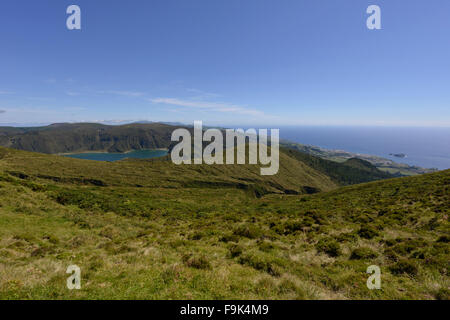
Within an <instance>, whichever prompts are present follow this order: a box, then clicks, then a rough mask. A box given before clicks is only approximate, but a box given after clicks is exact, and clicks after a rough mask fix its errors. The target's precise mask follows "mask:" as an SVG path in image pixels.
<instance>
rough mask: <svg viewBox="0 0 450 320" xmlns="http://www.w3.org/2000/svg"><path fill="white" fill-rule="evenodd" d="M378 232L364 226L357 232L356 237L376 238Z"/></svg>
mask: <svg viewBox="0 0 450 320" xmlns="http://www.w3.org/2000/svg"><path fill="white" fill-rule="evenodd" d="M378 234H379V232H378V230H377V229H375V228H374V227H371V226H368V225H365V226H362V227H361V228H360V229H359V230H358V235H359V236H360V237H361V238H364V239H372V238H375V237H376V236H378Z"/></svg>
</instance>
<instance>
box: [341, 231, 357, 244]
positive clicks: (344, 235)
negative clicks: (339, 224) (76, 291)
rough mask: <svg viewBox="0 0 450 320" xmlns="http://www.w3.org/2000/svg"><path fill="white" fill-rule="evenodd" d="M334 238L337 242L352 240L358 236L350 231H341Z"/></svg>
mask: <svg viewBox="0 0 450 320" xmlns="http://www.w3.org/2000/svg"><path fill="white" fill-rule="evenodd" d="M336 240H337V241H339V242H354V241H356V240H358V236H357V235H356V234H354V233H352V232H349V233H341V234H340V235H338V236H337V237H336Z"/></svg>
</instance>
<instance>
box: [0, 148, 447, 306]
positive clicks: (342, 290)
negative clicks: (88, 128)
mask: <svg viewBox="0 0 450 320" xmlns="http://www.w3.org/2000/svg"><path fill="white" fill-rule="evenodd" d="M352 162H353V161H352ZM352 162H351V163H350V164H351V166H353V167H354V166H355V165H356V166H357V167H359V169H362V170H366V168H365V166H364V163H362V164H361V163H359V164H355V163H352ZM360 165H363V167H362V168H361V167H360ZM258 173H259V167H257V166H250V165H248V166H207V165H199V166H175V165H173V164H172V163H170V162H169V161H164V160H153V161H152V160H147V161H145V160H133V161H128V160H127V161H120V162H116V163H103V162H95V161H84V160H77V159H68V158H63V157H58V156H52V155H43V154H36V153H29V152H23V151H17V150H11V149H3V148H2V149H0V298H2V299H15V298H25V299H26V298H38V299H49V298H57V299H75V298H83V299H105V298H112V299H119V298H122V299H133V298H134V299H162V298H168V299H185V298H188V299H243V298H245V299H262V298H266V299H330V298H336V299H349V298H351V299H386V298H390V299H406V298H414V299H448V298H449V290H448V288H449V286H450V281H449V277H448V270H449V265H448V264H449V244H448V241H449V236H448V235H449V231H450V228H449V226H450V225H449V223H448V214H449V208H450V198H449V197H450V190H449V186H450V170H447V171H442V172H438V173H433V174H427V175H421V176H416V177H408V178H396V179H389V180H383V181H377V182H371V183H366V184H361V185H353V186H347V187H341V188H337V183H336V182H334V181H333V180H334V179H332V178H329V177H328V176H326V175H325V174H324V173H323V172H321V171H319V170H316V169H314V168H313V167H311V166H308V165H307V164H306V163H305V162H302V161H299V160H297V159H294V157H290V156H288V155H286V154H282V155H281V162H280V172H279V173H278V174H277V175H276V176H273V177H270V176H268V177H262V176H260V175H259V174H258ZM311 188H312V189H311ZM319 190H321V191H322V192H320V193H315V194H308V193H309V192H310V191H314V192H316V191H319ZM294 193H299V194H294ZM71 264H76V265H78V266H80V268H81V270H82V271H81V272H82V274H81V276H82V289H81V290H77V291H69V290H68V289H67V288H66V278H67V276H68V275H66V273H65V271H66V268H67V267H68V266H69V265H71ZM372 264H375V265H378V266H380V267H381V270H382V288H381V290H373V291H372V290H368V289H367V288H366V280H367V277H368V274H366V268H367V266H369V265H372Z"/></svg>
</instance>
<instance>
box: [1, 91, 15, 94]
mask: <svg viewBox="0 0 450 320" xmlns="http://www.w3.org/2000/svg"><path fill="white" fill-rule="evenodd" d="M13 93H14V92H12V91H0V94H13Z"/></svg>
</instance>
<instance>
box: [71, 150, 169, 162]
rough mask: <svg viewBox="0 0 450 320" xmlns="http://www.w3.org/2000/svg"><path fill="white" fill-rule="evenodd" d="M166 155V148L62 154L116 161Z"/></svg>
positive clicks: (86, 158) (72, 156)
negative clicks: (125, 151)
mask: <svg viewBox="0 0 450 320" xmlns="http://www.w3.org/2000/svg"><path fill="white" fill-rule="evenodd" d="M165 155H167V151H166V150H139V151H131V152H128V153H109V152H102V153H74V154H67V155H64V156H65V157H69V158H76V159H84V160H96V161H108V162H113V161H118V160H123V159H126V158H135V159H151V158H157V157H162V156H165Z"/></svg>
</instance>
